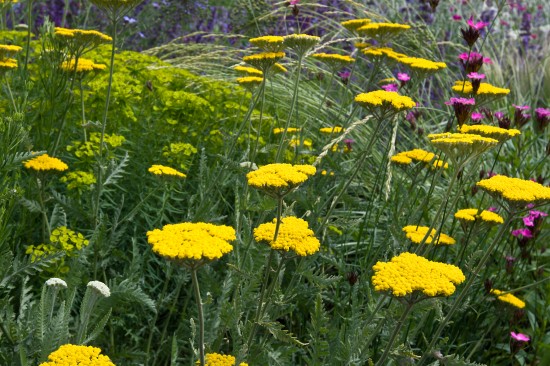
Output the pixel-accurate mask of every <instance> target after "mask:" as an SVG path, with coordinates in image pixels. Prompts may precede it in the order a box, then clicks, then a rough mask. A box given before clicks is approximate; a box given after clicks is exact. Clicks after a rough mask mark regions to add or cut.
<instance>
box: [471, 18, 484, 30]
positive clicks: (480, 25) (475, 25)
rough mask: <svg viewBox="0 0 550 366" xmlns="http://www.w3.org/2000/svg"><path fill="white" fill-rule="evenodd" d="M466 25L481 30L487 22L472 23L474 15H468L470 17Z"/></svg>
mask: <svg viewBox="0 0 550 366" xmlns="http://www.w3.org/2000/svg"><path fill="white" fill-rule="evenodd" d="M467 23H468V25H469V26H470V27H472V28H474V29H476V30H482V29H483V28H485V27H486V26H488V25H489V23H485V22H481V21H480V22H476V23H474V17H470V19H468V22H467Z"/></svg>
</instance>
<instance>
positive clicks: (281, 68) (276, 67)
mask: <svg viewBox="0 0 550 366" xmlns="http://www.w3.org/2000/svg"><path fill="white" fill-rule="evenodd" d="M271 71H272V72H282V73H283V74H284V73H285V72H288V70H287V69H286V67H284V66H283V65H281V64H280V63H278V62H276V63H274V64H273V68H272V69H271Z"/></svg>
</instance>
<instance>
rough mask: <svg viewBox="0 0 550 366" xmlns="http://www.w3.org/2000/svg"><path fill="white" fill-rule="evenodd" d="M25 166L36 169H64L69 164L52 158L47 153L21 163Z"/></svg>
mask: <svg viewBox="0 0 550 366" xmlns="http://www.w3.org/2000/svg"><path fill="white" fill-rule="evenodd" d="M23 165H24V166H25V168H27V169H33V170H36V171H47V170H57V171H60V172H62V171H65V170H67V169H69V166H68V165H67V164H65V163H64V162H63V161H61V160H60V159H58V158H52V157H51V156H49V155H48V154H42V155H40V156H37V157H35V158H32V159H30V160H27V161H26V162H25V163H23Z"/></svg>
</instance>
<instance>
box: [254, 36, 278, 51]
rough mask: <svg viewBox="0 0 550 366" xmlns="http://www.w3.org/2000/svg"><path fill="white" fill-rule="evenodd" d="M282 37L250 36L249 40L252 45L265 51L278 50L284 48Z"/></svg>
mask: <svg viewBox="0 0 550 366" xmlns="http://www.w3.org/2000/svg"><path fill="white" fill-rule="evenodd" d="M283 41H284V38H283V37H281V36H262V37H256V38H251V39H250V40H249V42H250V43H252V44H253V45H254V46H256V47H259V48H261V49H263V50H264V51H266V52H280V51H282V50H283V49H284V45H283Z"/></svg>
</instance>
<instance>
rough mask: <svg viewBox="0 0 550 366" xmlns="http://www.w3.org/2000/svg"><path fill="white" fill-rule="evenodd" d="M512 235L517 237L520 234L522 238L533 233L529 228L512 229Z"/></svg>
mask: <svg viewBox="0 0 550 366" xmlns="http://www.w3.org/2000/svg"><path fill="white" fill-rule="evenodd" d="M512 235H513V236H515V237H516V238H519V237H520V236H521V237H523V238H532V237H533V233H532V232H531V230H529V229H527V228H523V229H517V230H512Z"/></svg>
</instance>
